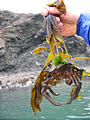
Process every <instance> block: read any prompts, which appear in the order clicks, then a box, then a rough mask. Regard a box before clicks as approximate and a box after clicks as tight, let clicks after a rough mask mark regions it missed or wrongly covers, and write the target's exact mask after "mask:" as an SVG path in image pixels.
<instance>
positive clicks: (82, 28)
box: [76, 13, 90, 45]
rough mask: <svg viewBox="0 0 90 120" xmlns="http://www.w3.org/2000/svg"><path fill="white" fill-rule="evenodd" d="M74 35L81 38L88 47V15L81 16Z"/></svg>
mask: <svg viewBox="0 0 90 120" xmlns="http://www.w3.org/2000/svg"><path fill="white" fill-rule="evenodd" d="M76 34H77V35H79V36H81V37H83V38H84V40H85V41H86V42H87V43H88V44H89V45H90V13H88V14H81V15H80V18H79V20H78V22H77V31H76Z"/></svg>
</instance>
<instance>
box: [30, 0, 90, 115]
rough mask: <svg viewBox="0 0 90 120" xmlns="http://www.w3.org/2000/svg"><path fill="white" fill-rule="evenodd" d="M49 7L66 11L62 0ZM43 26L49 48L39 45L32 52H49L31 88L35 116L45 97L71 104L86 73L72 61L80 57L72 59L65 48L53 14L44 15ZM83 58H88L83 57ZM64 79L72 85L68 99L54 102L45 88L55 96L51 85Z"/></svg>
mask: <svg viewBox="0 0 90 120" xmlns="http://www.w3.org/2000/svg"><path fill="white" fill-rule="evenodd" d="M48 6H50V7H57V9H58V10H59V11H60V13H61V14H65V13H66V7H65V5H64V3H63V0H58V2H57V1H56V2H54V3H51V4H48ZM44 28H45V31H46V33H47V36H46V41H47V43H48V44H49V48H47V47H40V48H37V49H35V50H34V54H36V53H38V52H40V51H42V50H45V49H47V50H48V51H49V52H50V53H49V55H48V57H47V59H46V62H45V65H44V68H43V69H42V71H41V72H40V74H39V75H38V77H37V80H36V81H35V84H34V87H33V88H32V90H31V107H32V109H33V112H34V113H35V116H36V111H39V112H41V108H40V103H41V102H42V100H43V97H45V98H46V99H47V100H48V101H49V102H50V103H52V104H53V105H55V106H61V105H63V104H71V103H72V101H73V100H75V99H76V98H77V97H78V98H80V97H79V92H80V89H81V86H82V82H81V79H82V76H83V75H85V74H87V75H90V74H88V73H87V72H86V71H85V70H84V69H80V68H78V67H77V66H76V65H75V64H74V63H73V62H72V61H74V60H77V59H81V58H74V59H72V57H71V55H69V54H68V51H67V48H66V46H65V44H64V41H63V39H62V37H61V35H60V31H59V29H58V25H57V22H56V18H55V15H51V14H49V15H48V16H46V17H44ZM84 59H90V58H87V57H86V58H85V57H84ZM61 80H64V81H65V82H66V84H67V85H69V86H70V85H72V84H73V83H74V87H73V88H72V91H71V93H70V100H69V101H68V102H66V103H56V102H55V101H54V100H53V99H52V98H51V96H50V94H49V93H48V91H47V90H49V91H50V93H52V94H53V95H55V96H58V95H59V94H56V93H55V92H54V91H53V90H52V87H53V86H56V85H57V84H59V83H60V82H61Z"/></svg>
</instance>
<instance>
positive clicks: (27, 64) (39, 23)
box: [0, 11, 90, 89]
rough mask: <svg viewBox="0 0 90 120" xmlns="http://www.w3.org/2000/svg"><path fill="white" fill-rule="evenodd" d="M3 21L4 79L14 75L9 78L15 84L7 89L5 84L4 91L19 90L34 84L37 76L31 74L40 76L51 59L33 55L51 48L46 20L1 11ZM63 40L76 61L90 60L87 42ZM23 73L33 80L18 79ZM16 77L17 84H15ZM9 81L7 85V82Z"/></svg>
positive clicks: (0, 62)
mask: <svg viewBox="0 0 90 120" xmlns="http://www.w3.org/2000/svg"><path fill="white" fill-rule="evenodd" d="M0 18H1V24H0V75H2V74H5V73H6V74H14V76H13V78H12V79H11V78H9V81H11V82H7V85H6V84H3V85H2V86H1V88H3V89H4V88H9V87H15V84H16V86H18V87H19V86H24V85H27V84H30V83H31V82H32V83H34V81H35V80H36V75H35V74H34V75H32V74H31V72H33V73H35V72H36V73H38V71H40V70H41V69H42V68H43V65H44V63H45V60H46V57H47V56H48V52H47V51H45V52H43V53H39V54H36V55H33V50H34V49H35V48H38V47H41V46H48V45H47V43H46V41H45V37H46V34H45V32H44V30H43V17H42V16H41V15H40V14H37V15H33V14H17V13H13V12H9V11H0ZM63 39H64V41H65V44H66V47H67V49H68V52H69V54H71V55H72V57H82V56H83V57H84V56H87V57H90V49H89V48H90V47H89V46H88V45H87V44H86V43H85V41H84V40H83V39H81V38H78V37H76V36H70V37H63ZM76 62H77V63H79V65H80V66H81V65H82V66H89V65H90V60H79V61H76ZM23 72H30V74H31V77H24V76H21V78H20V79H19V78H18V77H16V76H15V74H17V73H23ZM11 76H12V75H11ZM15 77H16V78H17V80H14V79H15ZM24 78H25V79H24ZM4 79H5V78H4ZM0 80H1V79H0ZM5 80H6V81H7V79H5ZM12 81H13V82H12ZM18 81H21V83H19V82H18Z"/></svg>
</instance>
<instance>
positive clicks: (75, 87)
mask: <svg viewBox="0 0 90 120" xmlns="http://www.w3.org/2000/svg"><path fill="white" fill-rule="evenodd" d="M71 78H72V79H73V81H74V83H75V86H74V88H73V89H72V91H71V93H72V92H73V95H72V96H71V98H70V100H69V102H67V104H71V102H72V101H73V100H74V99H76V98H77V96H78V94H79V91H80V89H81V85H82V83H79V82H78V76H77V75H76V74H71Z"/></svg>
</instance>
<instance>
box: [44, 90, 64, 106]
mask: <svg viewBox="0 0 90 120" xmlns="http://www.w3.org/2000/svg"><path fill="white" fill-rule="evenodd" d="M42 94H43V96H44V97H45V98H46V99H47V100H48V101H49V102H50V103H52V104H53V105H54V106H61V105H62V104H59V103H55V101H54V100H53V99H52V98H51V96H50V95H49V93H48V92H46V91H45V92H44V93H42Z"/></svg>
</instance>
